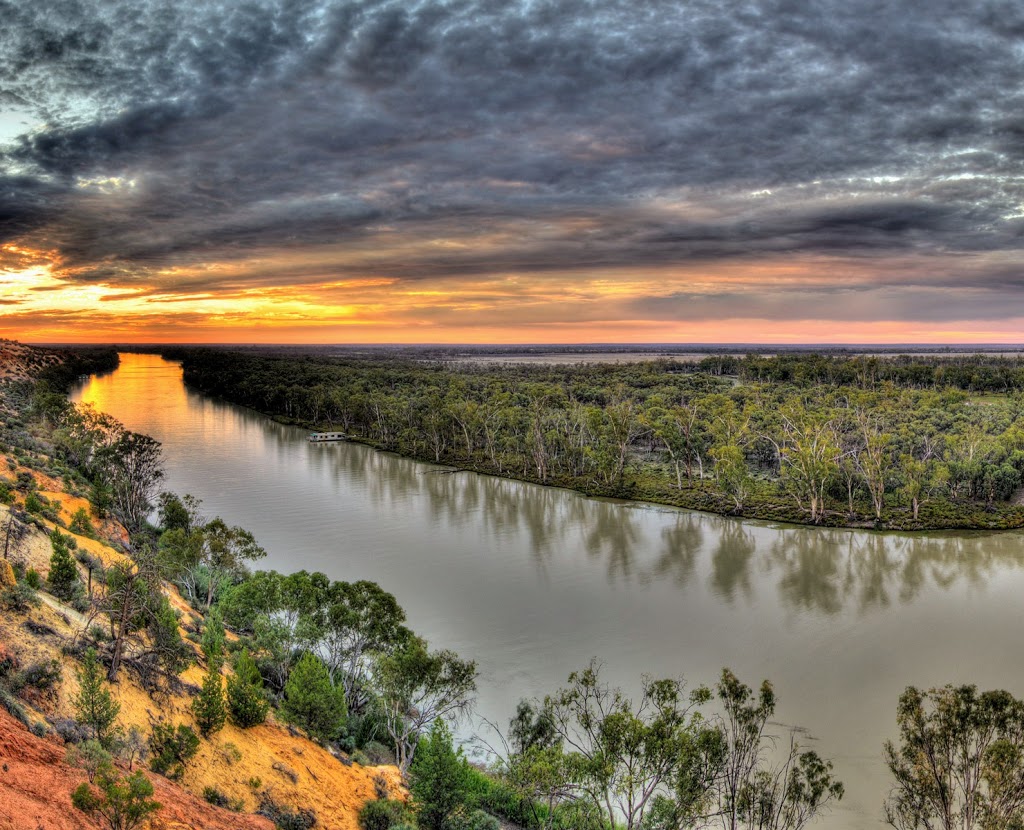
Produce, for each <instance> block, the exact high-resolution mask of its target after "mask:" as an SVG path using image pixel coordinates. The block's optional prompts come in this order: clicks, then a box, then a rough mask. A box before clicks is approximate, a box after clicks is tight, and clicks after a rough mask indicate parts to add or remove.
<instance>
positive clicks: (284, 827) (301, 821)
mask: <svg viewBox="0 0 1024 830" xmlns="http://www.w3.org/2000/svg"><path fill="white" fill-rule="evenodd" d="M257 812H258V813H259V815H261V816H266V817H267V818H269V819H270V820H271V821H272V822H274V827H276V828H277V830H310V828H313V827H316V825H317V818H316V813H314V812H313V811H312V810H308V809H302V808H300V809H298V810H292V809H290V808H289V807H285V806H284V805H282V804H278V803H277V802H276V801H274V799H273V798H272V797H271V795H270V794H269V793H266V792H264V793H260V808H259V810H258V811H257Z"/></svg>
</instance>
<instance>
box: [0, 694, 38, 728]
mask: <svg viewBox="0 0 1024 830" xmlns="http://www.w3.org/2000/svg"><path fill="white" fill-rule="evenodd" d="M0 706H3V707H4V709H6V710H7V711H8V712H9V713H10V714H11V715H12V716H13V717H14V718H16V719H17V720H19V721H21V722H22V723H23V724H24V725H25V726H28V727H31V726H32V721H31V719H30V718H29V716H28V712H26V711H25V707H24V706H22V705H21V704H20V703H18V701H17V700H15V699H14V695H12V694H11V693H10V692H9V691H7V689H4V688H0Z"/></svg>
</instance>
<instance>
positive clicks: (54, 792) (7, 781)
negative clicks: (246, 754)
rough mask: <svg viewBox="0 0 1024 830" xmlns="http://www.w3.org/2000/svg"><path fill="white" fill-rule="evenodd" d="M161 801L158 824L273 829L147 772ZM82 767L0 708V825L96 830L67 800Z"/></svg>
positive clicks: (13, 829) (181, 829)
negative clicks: (78, 767)
mask: <svg viewBox="0 0 1024 830" xmlns="http://www.w3.org/2000/svg"><path fill="white" fill-rule="evenodd" d="M149 779H150V780H151V781H152V782H153V787H154V789H155V791H156V792H155V794H154V798H156V800H157V801H159V802H160V804H161V805H162V806H161V808H160V811H159V813H157V814H156V817H155V818H154V819H153V822H152V826H153V827H154V828H162V830H186V828H188V830H191V829H192V828H196V827H203V828H206V829H207V830H249V829H250V828H251V830H273V826H274V825H273V824H272V823H271V822H270V821H269V820H268V819H265V818H263V817H262V816H253V815H243V814H239V813H232V812H230V811H228V810H223V809H221V808H219V807H214V806H213V805H211V804H208V803H207V802H205V801H203V800H202V799H201V798H198V797H197V796H195V795H192V794H191V793H189V792H187V791H186V790H185V789H184V788H182V787H180V786H177V785H175V784H174V783H173V782H171V781H168V780H167V779H165V778H162V777H161V776H159V775H154V774H151V773H150V774H149ZM85 780H86V778H85V773H84V772H83V771H82V770H80V769H77V768H75V767H72V766H69V765H68V764H67V763H66V762H65V750H64V747H63V746H60V745H58V744H57V743H56V742H54V741H52V740H47V739H43V738H37V737H36V736H35V735H33V734H31V733H30V732H29V731H28V730H27V729H26V728H25V727H24V726H23V725H22V724H21V723H19V722H18V721H16V720H15V719H14V718H13V717H11V716H10V715H9V714H7V712H5V711H3V710H2V709H0V830H37V828H40V830H93V828H96V829H97V830H99V829H100V828H102V827H103V825H102V824H99V823H97V822H95V821H93V820H91V819H90V818H89V817H88V816H86V815H85V814H83V813H81V812H79V811H78V810H75V809H74V808H73V807H72V806H71V793H72V791H73V790H74V789H75V788H76V787H77V786H78V785H79V784H81V783H82V782H83V781H85Z"/></svg>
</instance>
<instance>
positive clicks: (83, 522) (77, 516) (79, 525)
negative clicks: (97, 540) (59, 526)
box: [68, 507, 93, 536]
mask: <svg viewBox="0 0 1024 830" xmlns="http://www.w3.org/2000/svg"><path fill="white" fill-rule="evenodd" d="M68 530H70V531H72V532H73V533H77V534H79V535H80V536H92V535H93V528H92V519H91V518H90V517H89V511H88V510H86V509H85V508H84V507H79V508H78V510H76V511H75V512H74V513H73V514H72V516H71V524H69V525H68Z"/></svg>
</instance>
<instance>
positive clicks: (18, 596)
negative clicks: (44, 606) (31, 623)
mask: <svg viewBox="0 0 1024 830" xmlns="http://www.w3.org/2000/svg"><path fill="white" fill-rule="evenodd" d="M38 604H39V597H38V596H36V592H35V590H34V589H33V588H32V587H31V586H29V585H28V584H26V583H24V582H19V583H18V584H17V585H12V586H11V587H10V588H5V589H4V590H3V591H0V607H3V608H4V609H5V610H7V611H16V612H17V613H19V614H24V613H25V612H26V611H28V610H29V609H31V608H32V607H33V606H35V605H38Z"/></svg>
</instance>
